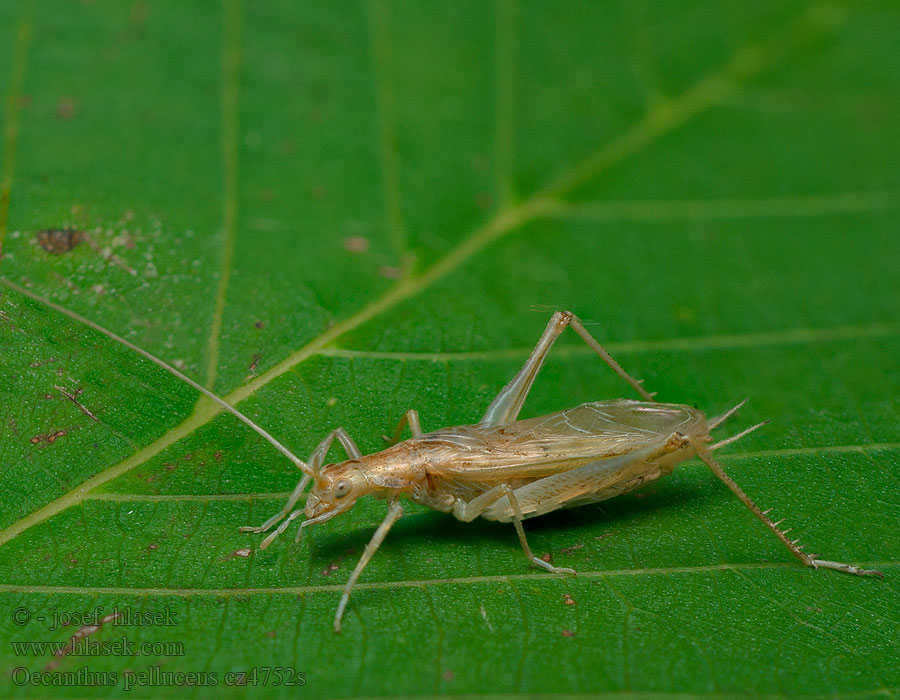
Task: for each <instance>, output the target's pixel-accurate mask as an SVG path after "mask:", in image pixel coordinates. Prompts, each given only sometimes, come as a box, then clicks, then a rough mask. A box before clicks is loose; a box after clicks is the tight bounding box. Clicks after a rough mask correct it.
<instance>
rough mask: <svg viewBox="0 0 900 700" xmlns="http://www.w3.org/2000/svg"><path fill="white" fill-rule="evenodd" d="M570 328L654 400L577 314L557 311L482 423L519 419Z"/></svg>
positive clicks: (506, 421)
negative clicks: (550, 355)
mask: <svg viewBox="0 0 900 700" xmlns="http://www.w3.org/2000/svg"><path fill="white" fill-rule="evenodd" d="M567 327H570V328H571V329H572V330H573V331H575V332H576V333H577V334H578V335H579V336H581V338H582V340H584V342H585V343H587V344H588V346H589V347H590V348H591V349H592V350H593V351H594V352H596V353H597V354H598V355H599V356H600V357H601V359H602V360H603V361H604V362H605V363H606V364H607V365H608V366H609V367H610V368H611V369H612V370H613V371H614V372H615V373H616V374H618V375H619V376H620V377H622V379H624V380H625V381H626V382H628V384H629V385H631V387H632V388H633V389H634V390H635V391H637V393H638V394H640V395H641V396H642V397H643V398H644V399H646V400H647V401H653V400H654V399H653V395H652V394H650V393H648V392H647V390H646V389H644V387H642V386H641V383H640V381H638V380H637V379H635V378H634V377H632V376H631V375H630V374H628V373H627V372H626V371H625V370H624V369H622V367H621V365H619V363H618V362H616V361H615V360H614V359H613V358H612V356H611V355H610V354H609V353H608V352H607V351H606V349H605V348H604V347H603V346H602V345H600V343H598V342H597V341H596V340H595V339H594V337H593V336H592V335H591V334H590V333H588V331H587V329H585V327H584V326H583V325H582V324H581V321H580V320H579V319H578V317H577V316H576V315H575V314H573V313H572V312H571V311H557V312H556V313H554V314H553V317H552V318H551V319H550V322H549V323H548V324H547V328H546V329H545V330H544V333H543V334H542V335H541V338H540V340H538V342H537V345H535V347H534V350H532V351H531V355H530V356H529V357H528V359H527V360H526V361H525V364H524V365H523V366H522V369H520V370H519V372H518V374H516V376H515V377H513V378H512V380H511V381H510V382H509V384H507V385H506V386H505V387H503V389H501V390H500V393H499V394H497V396H496V397H495V398H494V400H493V401H492V402H491V405H490V406H488V408H487V411H486V412H485V414H484V416H482V418H481V421H480V423H479V426H481V427H483V428H487V427H492V426H495V425H504V424H506V423H510V422H512V421H514V420H515V419H516V417H517V416H518V415H519V411H521V410H522V405H523V404H524V403H525V398H526V397H527V396H528V392H529V391H531V386H532V384H534V380H535V378H536V377H537V375H538V372H540V370H541V366H542V365H543V364H544V359H545V358H546V357H547V354H548V353H549V352H550V348H551V347H553V343H554V342H556V339H557V338H559V336H560V335H562V332H563V331H564V330H565V329H566V328H567Z"/></svg>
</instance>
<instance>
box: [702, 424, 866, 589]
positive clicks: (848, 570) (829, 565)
mask: <svg viewBox="0 0 900 700" xmlns="http://www.w3.org/2000/svg"><path fill="white" fill-rule="evenodd" d="M756 427H758V426H754V428H751V429H750V430H755V428H756ZM688 441H689V442H690V443H691V445H692V446H693V448H694V450H695V451H696V452H697V456H698V457H699V458H700V459H701V460H703V462H704V463H705V464H706V466H707V467H709V468H710V469H711V470H712V472H713V473H714V474H715V475H716V476H717V477H719V478H720V479H721V480H722V481H723V482H724V483H725V485H726V486H727V487H728V488H729V489H731V490H732V491H733V492H734V494H735V495H736V496H737V497H738V498H740V499H741V501H742V502H743V504H744V505H745V506H747V508H749V509H750V512H751V513H753V515H755V516H756V517H757V518H759V519H760V520H762V521H763V523H765V525H766V527H768V528H769V529H770V530H771V531H772V532H774V533H775V535H776V536H777V537H778V539H779V540H781V542H782V543H783V544H784V546H785V547H787V548H788V549H789V550H790V551H791V554H793V555H794V556H795V557H797V558H798V559H799V560H800V561H802V562H803V563H804V564H806V565H807V566H811V567H812V568H814V569H818V568H823V569H834V570H835V571H842V572H843V573H845V574H854V575H856V576H877V577H878V578H884V574H883V573H881V572H880V571H877V570H875V569H861V568H859V567H858V566H853V565H852V564H842V563H841V562H837V561H828V560H826V559H817V558H816V557H818V555H817V554H807V553H806V552H804V551H803V545H798V544H797V543H798V542H799V541H800V540H799V539H795V540H791V539H789V538H788V536H787V533H788V532H790V528H788V529H786V530H779V529H778V526H779V525H781V523H782V522H784V521H783V520H779V521H778V522H772V520H770V519H769V517H768V513H769V511H768V510H760V508H759V506H758V505H756V503H754V502H753V501H752V500H751V499H750V497H749V496H748V495H747V494H746V493H744V491H743V489H741V487H740V486H738V485H737V484H736V483H735V482H734V480H733V479H732V478H731V477H730V476H728V474H726V473H725V470H724V469H722V466H721V465H720V464H719V463H718V462H717V461H716V460H715V458H714V457H713V456H712V454H711V453H710V451H709V448H708V447H707V446H706V445H704V444H703V443H702V442H700V441H699V440H696V439H694V438H688ZM728 442H730V440H729V441H728Z"/></svg>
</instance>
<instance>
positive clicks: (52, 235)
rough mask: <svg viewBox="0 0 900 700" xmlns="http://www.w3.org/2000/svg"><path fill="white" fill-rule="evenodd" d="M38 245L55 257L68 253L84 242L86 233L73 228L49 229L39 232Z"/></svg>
mask: <svg viewBox="0 0 900 700" xmlns="http://www.w3.org/2000/svg"><path fill="white" fill-rule="evenodd" d="M35 238H36V240H37V244H38V245H39V246H40V247H41V248H43V249H44V250H46V251H47V252H48V253H52V254H53V255H62V254H64V253H68V252H69V251H70V250H72V249H73V248H74V247H75V246H77V245H78V244H79V243H81V241H82V240H84V231H78V230H76V229H72V228H48V229H43V230H42V231H38V232H37V236H36V237H35Z"/></svg>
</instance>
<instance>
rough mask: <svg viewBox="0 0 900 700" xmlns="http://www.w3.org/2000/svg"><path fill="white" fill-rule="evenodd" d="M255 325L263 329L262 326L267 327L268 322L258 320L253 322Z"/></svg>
mask: <svg viewBox="0 0 900 700" xmlns="http://www.w3.org/2000/svg"><path fill="white" fill-rule="evenodd" d="M253 327H254V328H260V329H261V328H265V327H266V322H265V321H257V322H256V323H254V324H253Z"/></svg>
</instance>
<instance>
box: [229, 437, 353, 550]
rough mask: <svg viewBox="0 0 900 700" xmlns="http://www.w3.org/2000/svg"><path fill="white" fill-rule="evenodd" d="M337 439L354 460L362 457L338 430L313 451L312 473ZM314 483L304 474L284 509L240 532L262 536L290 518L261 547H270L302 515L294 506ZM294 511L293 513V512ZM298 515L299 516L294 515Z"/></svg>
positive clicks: (310, 461)
mask: <svg viewBox="0 0 900 700" xmlns="http://www.w3.org/2000/svg"><path fill="white" fill-rule="evenodd" d="M335 438H337V439H338V441H339V442H340V443H341V446H342V447H343V448H344V450H345V451H346V452H347V454H348V455H350V457H351V458H352V459H359V458H360V457H361V456H362V453H361V452H360V451H359V447H357V446H356V443H355V442H354V441H353V438H351V437H350V435H348V434H347V431H346V430H344V429H343V428H336V429H335V430H332V431H331V432H330V433H328V436H327V437H326V438H325V439H324V440H322V442H320V443H319V445H318V447H316V449H315V450H313V453H312V454H311V455H310V457H309V466H310V470H311V471H312V473H316V472H318V471H319V469H321V468H322V463H323V462H324V461H325V456H326V455H327V454H328V450H329V448H330V447H331V443H332V442H334V439H335ZM310 481H312V476H310V475H309V474H304V475H303V478H302V479H300V481H299V482H298V483H297V486H296V487H294V490H293V491H292V492H291V495H290V496H289V497H288V499H287V501H286V502H285V504H284V507H283V508H282V509H281V510H280V511H278V512H277V513H275V515H273V516H272V517H271V518H269V519H268V520H266V522H264V523H263V524H262V525H244V526H242V527H241V528H240V532H252V533H254V534H257V535H259V534H261V533H263V532H266V531H267V530H269V529H270V528H271V527H273V526H274V525H275V524H276V523H278V522H279V521H280V520H281V519H282V518H284V517H288V520H285V522H284V523H282V526H281V527H279V528H278V529H277V530H276V531H275V532H273V533H272V534H271V535H269V536H268V537H267V538H266V539H265V540H263V542H262V544H261V545H260V546H261V547H262V549H265V548H266V547H268V546H269V545H270V544H271V543H272V540H274V539H275V538H276V537H277V536H278V535H280V534H281V533H282V532H284V530H285V529H287V526H288V525H289V524H290V523H291V521H293V520H294V519H295V518H297V517H299V515H300V514H301V513H302V509H301V510H299V511H294V506H296V505H297V501H299V500H300V496H302V495H303V492H304V491H305V490H306V487H307V486H309V482H310ZM292 511H293V512H292ZM294 513H297V515H294Z"/></svg>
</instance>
